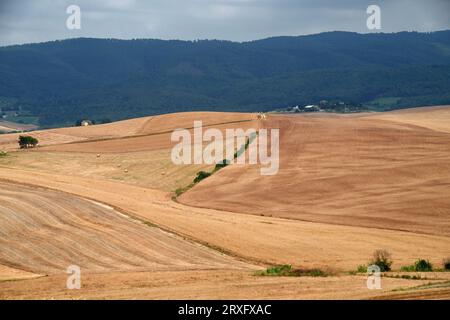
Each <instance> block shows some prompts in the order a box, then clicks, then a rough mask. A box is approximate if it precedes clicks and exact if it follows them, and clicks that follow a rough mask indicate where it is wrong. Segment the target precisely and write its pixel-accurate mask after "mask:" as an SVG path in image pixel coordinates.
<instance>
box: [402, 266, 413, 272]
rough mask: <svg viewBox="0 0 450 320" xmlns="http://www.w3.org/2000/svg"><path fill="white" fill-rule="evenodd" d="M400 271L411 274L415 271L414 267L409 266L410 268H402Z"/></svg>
mask: <svg viewBox="0 0 450 320" xmlns="http://www.w3.org/2000/svg"><path fill="white" fill-rule="evenodd" d="M400 270H401V271H405V272H413V271H416V267H415V266H413V265H411V266H403V267H401V268H400Z"/></svg>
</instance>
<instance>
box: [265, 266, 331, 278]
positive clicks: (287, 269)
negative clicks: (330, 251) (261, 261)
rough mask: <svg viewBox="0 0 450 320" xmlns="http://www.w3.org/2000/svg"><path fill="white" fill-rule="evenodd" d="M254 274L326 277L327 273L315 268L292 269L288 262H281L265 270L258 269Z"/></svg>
mask: <svg viewBox="0 0 450 320" xmlns="http://www.w3.org/2000/svg"><path fill="white" fill-rule="evenodd" d="M256 275H257V276H272V277H326V276H328V273H327V272H325V271H323V270H321V269H317V268H314V269H294V268H292V266H291V265H289V264H283V265H277V266H273V267H269V268H267V269H266V270H265V271H258V272H257V273H256Z"/></svg>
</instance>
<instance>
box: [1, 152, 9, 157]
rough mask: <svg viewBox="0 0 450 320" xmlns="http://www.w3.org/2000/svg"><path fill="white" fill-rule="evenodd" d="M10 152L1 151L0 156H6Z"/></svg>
mask: <svg viewBox="0 0 450 320" xmlns="http://www.w3.org/2000/svg"><path fill="white" fill-rule="evenodd" d="M7 155H8V153H7V152H6V151H0V158H3V157H6V156H7Z"/></svg>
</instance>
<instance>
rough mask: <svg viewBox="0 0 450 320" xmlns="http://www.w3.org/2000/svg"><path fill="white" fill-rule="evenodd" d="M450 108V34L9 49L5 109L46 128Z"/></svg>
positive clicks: (3, 55) (2, 76) (2, 55)
mask: <svg viewBox="0 0 450 320" xmlns="http://www.w3.org/2000/svg"><path fill="white" fill-rule="evenodd" d="M322 99H327V100H343V101H352V102H355V103H363V104H368V105H371V106H373V107H374V108H379V109H390V108H403V107H411V106H419V105H433V104H444V103H447V104H449V103H450V31H440V32H433V33H416V32H401V33H394V34H357V33H350V32H329V33H321V34H317V35H309V36H299V37H275V38H269V39H264V40H258V41H251V42H244V43H236V42H229V41H216V40H204V41H163V40H114V39H86V38H80V39H70V40H62V41H52V42H46V43H38V44H27V45H19V46H8V47H1V48H0V108H2V109H3V110H13V109H14V108H18V109H19V110H20V113H23V114H30V115H33V116H36V117H38V118H39V122H40V124H41V125H43V126H52V125H64V124H73V123H74V122H75V121H76V120H77V119H80V118H89V119H105V118H109V119H111V120H117V119H123V118H129V117H137V116H143V115H151V114H160V113H169V112H176V111H188V110H221V111H263V110H272V109H276V108H281V107H286V106H289V105H296V104H300V105H301V104H308V103H315V102H317V101H319V100H322Z"/></svg>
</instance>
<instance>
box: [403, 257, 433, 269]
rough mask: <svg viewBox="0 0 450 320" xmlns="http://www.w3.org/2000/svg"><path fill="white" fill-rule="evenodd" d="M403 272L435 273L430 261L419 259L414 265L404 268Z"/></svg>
mask: <svg viewBox="0 0 450 320" xmlns="http://www.w3.org/2000/svg"><path fill="white" fill-rule="evenodd" d="M400 270H401V271H406V272H414V271H416V272H429V271H433V265H432V264H431V263H430V262H429V261H428V260H424V259H418V260H417V261H416V262H415V263H414V265H410V266H403V267H401V268H400Z"/></svg>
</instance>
